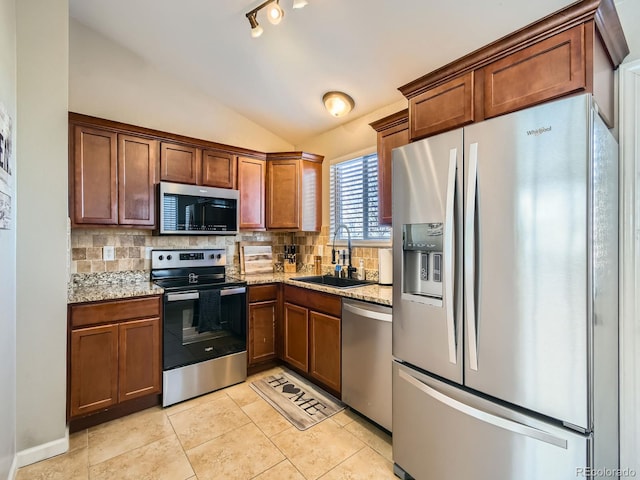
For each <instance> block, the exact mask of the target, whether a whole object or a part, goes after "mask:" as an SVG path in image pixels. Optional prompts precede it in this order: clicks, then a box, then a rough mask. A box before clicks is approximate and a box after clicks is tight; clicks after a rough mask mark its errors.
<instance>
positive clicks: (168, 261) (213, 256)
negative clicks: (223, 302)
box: [151, 248, 227, 269]
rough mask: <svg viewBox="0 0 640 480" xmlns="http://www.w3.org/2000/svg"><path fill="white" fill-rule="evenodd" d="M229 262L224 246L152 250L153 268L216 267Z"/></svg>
mask: <svg viewBox="0 0 640 480" xmlns="http://www.w3.org/2000/svg"><path fill="white" fill-rule="evenodd" d="M226 264H227V255H226V251H225V249H224V248H207V249H198V250H152V251H151V268H152V269H157V268H190V267H216V266H223V267H224V266H225V265H226Z"/></svg>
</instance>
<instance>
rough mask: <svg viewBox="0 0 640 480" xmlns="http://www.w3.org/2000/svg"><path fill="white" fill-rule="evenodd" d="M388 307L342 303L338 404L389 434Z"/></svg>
mask: <svg viewBox="0 0 640 480" xmlns="http://www.w3.org/2000/svg"><path fill="white" fill-rule="evenodd" d="M391 319H392V317H391V307H386V306H384V305H378V304H374V303H366V302H360V301H357V300H347V299H342V401H343V402H344V403H346V404H347V405H349V406H350V407H352V408H353V409H354V410H356V411H358V412H360V413H361V414H363V415H364V416H366V417H368V418H370V419H371V420H373V421H374V422H376V423H377V424H379V425H381V426H382V427H384V428H386V429H387V430H389V431H391V365H392V359H391Z"/></svg>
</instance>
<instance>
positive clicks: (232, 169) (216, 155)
mask: <svg viewBox="0 0 640 480" xmlns="http://www.w3.org/2000/svg"><path fill="white" fill-rule="evenodd" d="M236 164H237V159H236V157H235V156H234V155H231V154H230V153H226V152H220V151H215V150H204V151H203V152H202V185H206V186H208V187H219V188H236Z"/></svg>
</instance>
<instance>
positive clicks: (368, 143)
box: [296, 99, 408, 225]
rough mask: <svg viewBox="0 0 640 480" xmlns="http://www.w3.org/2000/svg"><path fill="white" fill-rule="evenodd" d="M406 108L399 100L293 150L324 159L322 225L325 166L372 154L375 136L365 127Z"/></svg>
mask: <svg viewBox="0 0 640 480" xmlns="http://www.w3.org/2000/svg"><path fill="white" fill-rule="evenodd" d="M407 105H408V104H407V100H406V99H403V100H400V101H398V102H395V103H393V104H391V105H387V106H386V107H383V108H380V109H378V110H376V111H374V112H372V113H369V114H367V115H363V116H362V117H358V118H356V119H354V120H352V121H351V122H348V123H345V124H343V125H341V126H339V127H337V128H334V129H332V130H329V131H327V132H325V133H322V134H320V135H318V136H317V137H314V138H311V139H308V140H306V141H304V142H302V143H301V144H300V145H296V150H303V151H305V152H311V153H317V154H319V155H324V162H323V163H322V225H329V166H330V165H331V161H332V160H335V159H337V158H343V157H345V156H347V155H352V154H353V156H354V158H355V157H356V156H358V155H360V154H364V153H365V152H367V153H371V152H372V151H375V149H376V146H377V145H376V143H377V133H376V131H375V130H374V129H373V128H371V127H370V126H369V124H370V123H372V122H375V121H376V120H380V119H381V118H384V117H386V116H388V115H391V114H392V113H396V112H399V111H400V110H403V109H405V108H407Z"/></svg>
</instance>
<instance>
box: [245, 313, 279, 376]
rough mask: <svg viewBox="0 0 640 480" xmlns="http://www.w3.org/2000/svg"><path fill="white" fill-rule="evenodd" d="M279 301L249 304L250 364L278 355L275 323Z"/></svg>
mask: <svg viewBox="0 0 640 480" xmlns="http://www.w3.org/2000/svg"><path fill="white" fill-rule="evenodd" d="M277 305H278V302H277V301H275V300H271V301H268V302H260V303H252V304H249V365H254V364H256V363H260V362H263V361H265V360H271V359H273V358H275V356H276V344H275V325H276V308H277Z"/></svg>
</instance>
